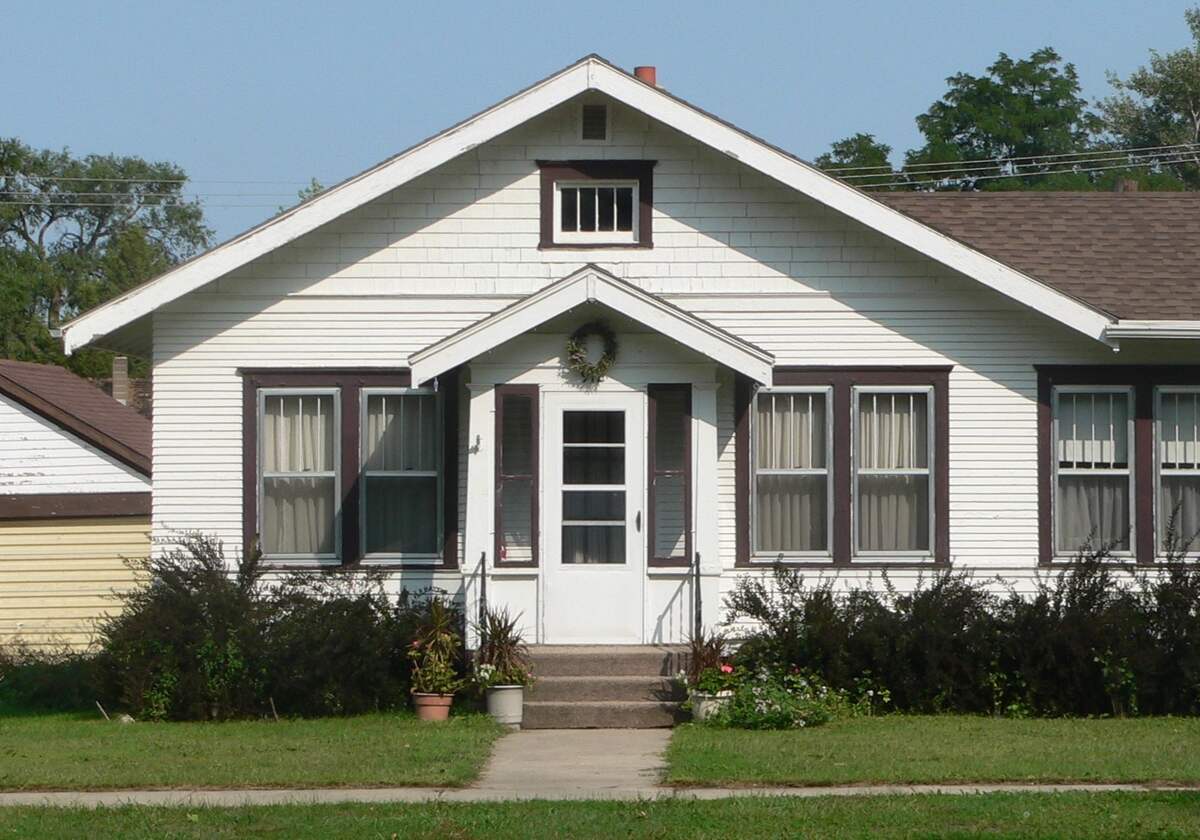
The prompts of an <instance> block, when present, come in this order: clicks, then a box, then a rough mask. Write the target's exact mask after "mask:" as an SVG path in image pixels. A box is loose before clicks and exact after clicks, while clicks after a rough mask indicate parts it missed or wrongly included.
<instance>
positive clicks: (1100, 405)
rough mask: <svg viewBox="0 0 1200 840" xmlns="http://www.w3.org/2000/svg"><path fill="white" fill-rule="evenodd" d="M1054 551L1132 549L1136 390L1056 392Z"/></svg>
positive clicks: (1086, 388) (1108, 388) (1060, 389)
mask: <svg viewBox="0 0 1200 840" xmlns="http://www.w3.org/2000/svg"><path fill="white" fill-rule="evenodd" d="M1053 399H1054V465H1055V476H1054V492H1055V504H1054V523H1055V534H1056V537H1055V551H1056V553H1057V554H1058V555H1059V556H1066V555H1071V554H1074V553H1075V552H1077V551H1079V550H1080V549H1081V548H1083V547H1084V546H1088V545H1090V546H1093V547H1096V548H1099V547H1102V546H1106V547H1109V548H1110V549H1111V550H1112V551H1113V553H1115V554H1128V553H1130V552H1131V551H1132V546H1133V539H1134V538H1133V525H1132V523H1133V498H1134V497H1133V447H1132V446H1131V443H1132V439H1133V389H1132V388H1130V387H1126V386H1087V385H1081V386H1058V387H1056V388H1055V389H1054V398H1053Z"/></svg>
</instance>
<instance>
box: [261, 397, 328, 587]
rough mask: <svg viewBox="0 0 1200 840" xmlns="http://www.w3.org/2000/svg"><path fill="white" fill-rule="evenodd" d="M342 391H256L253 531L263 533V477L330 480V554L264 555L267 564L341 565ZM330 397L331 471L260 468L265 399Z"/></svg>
mask: <svg viewBox="0 0 1200 840" xmlns="http://www.w3.org/2000/svg"><path fill="white" fill-rule="evenodd" d="M340 394H341V389H339V388H259V389H258V411H257V419H256V422H257V423H258V434H257V440H258V452H257V453H255V454H256V458H257V461H258V463H257V465H256V470H255V472H256V473H257V477H256V479H255V485H254V492H255V495H256V501H255V516H256V519H257V521H256V522H255V523H254V527H255V531H256V532H257V533H258V534H262V532H263V522H262V518H263V497H264V493H263V483H264V482H263V480H264V479H266V478H287V477H295V476H308V477H310V478H330V477H332V478H333V501H334V514H333V546H334V551H333V553H332V554H267V553H265V552H264V553H263V559H264V560H266V561H268V562H270V563H279V564H286V563H313V562H316V563H319V564H322V565H337V564H339V563H340V562H341V556H342V514H341V498H340V496H341V485H342V480H341V476H342V446H341V440H342V401H341V399H339V396H340ZM318 396H330V397H333V432H334V433H333V472H332V473H330V472H328V471H325V472H307V473H268V472H267V471H266V470H264V469H263V461H264V457H263V453H264V449H263V447H264V445H265V442H266V436H265V435H264V434H263V429H264V426H265V423H264V422H263V421H264V420H265V418H266V405H267V397H318Z"/></svg>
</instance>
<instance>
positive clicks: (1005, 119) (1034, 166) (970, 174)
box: [905, 47, 1099, 189]
mask: <svg viewBox="0 0 1200 840" xmlns="http://www.w3.org/2000/svg"><path fill="white" fill-rule="evenodd" d="M946 82H947V84H948V85H949V89H948V90H947V91H946V94H945V95H944V96H943V97H942V98H941V99H939V100H938V101H937V102H934V103H933V105H931V106H930V107H929V110H928V111H926V112H925V113H924V114H921V115H920V116H918V117H917V127H918V128H920V130H921V133H922V134H923V135H924V136H925V145H924V146H922V147H921V148H919V149H913V150H912V151H910V152H909V153H908V154H907V155H906V157H905V166H906V168H907V169H908V172H907V174H908V176H909V177H910V178H911V179H912V180H914V181H925V180H938V181H939V182H940V183H939V184H938V185H937V186H939V187H943V188H945V187H950V188H955V189H963V188H972V187H974V186H975V185H976V184H977V183H979V184H980V185H982V184H984V183H986V182H987V180H988V179H987V177H986V176H994V175H1011V174H1018V175H1019V174H1023V173H1024V174H1032V173H1035V172H1042V171H1046V170H1047V168H1048V167H1047V165H1046V164H1045V163H1043V162H1039V161H1031V162H1028V163H1020V164H1018V165H1013V164H1010V163H1002V162H998V161H999V159H1003V158H1013V157H1019V158H1028V157H1044V156H1046V155H1061V154H1072V153H1077V152H1082V151H1086V150H1088V149H1089V147H1090V145H1091V137H1092V135H1093V133H1094V132H1095V131H1096V130H1097V129H1098V128H1099V121H1098V118H1097V117H1096V116H1095V115H1094V114H1092V113H1091V112H1089V111H1088V109H1087V106H1088V103H1087V100H1085V99H1084V98H1083V97H1082V96H1080V95H1079V94H1080V87H1079V78H1078V76H1077V74H1076V72H1075V66H1074V65H1073V64H1069V63H1068V64H1063V63H1062V57H1061V56H1059V54H1058V53H1057V52H1055V51H1054V50H1053V49H1051V48H1050V47H1045V48H1043V49H1040V50H1036V51H1034V52H1033V53H1032V54H1031V55H1030V56H1029V58H1026V59H1018V60H1014V59H1012V58H1010V57H1009V56H1008V55H1006V54H1005V53H1000V57H999V58H998V59H996V61H995V62H994V63H993V64H992V65H991V66H990V67H988V68H987V73H986V74H984V75H982V76H973V75H971V74H969V73H958V74H956V75H954V76H951V77H949V78H948V79H947V80H946ZM926 164H944V166H936V167H929V166H921V165H926ZM914 167H915V168H914ZM922 168H924V169H925V170H926V172H929V173H935V172H936V173H937V174H926V175H922V174H921V171H922ZM981 178H982V180H980V179H981ZM1030 183H1032V181H1031V182H1030Z"/></svg>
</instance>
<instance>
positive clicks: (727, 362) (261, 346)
mask: <svg viewBox="0 0 1200 840" xmlns="http://www.w3.org/2000/svg"><path fill="white" fill-rule="evenodd" d="M647 71H649V72H647ZM1197 201H1198V199H1197V196H1196V195H1180V194H1175V195H1149V194H1137V193H1133V194H1105V195H1076V196H1065V195H1057V194H1052V193H1047V194H1041V193H1039V194H1021V195H1016V194H1014V195H1008V196H1005V195H995V194H988V195H953V196H945V195H917V194H902V195H901V194H895V195H891V194H878V193H872V194H868V193H864V192H861V191H859V190H856V189H854V188H852V187H849V186H847V185H846V184H844V183H842V182H839V181H836V180H834V179H832V178H829V177H827V176H825V175H823V174H822V173H820V172H818V171H817V170H815V169H814V168H812V167H811V166H809V165H808V164H806V163H804V162H803V161H800V160H798V159H796V158H795V157H793V156H791V155H789V154H787V153H786V152H783V151H781V150H780V149H778V148H775V147H773V146H771V145H769V144H767V143H766V142H764V141H763V140H760V139H758V138H756V137H753V136H751V135H749V134H747V133H746V132H744V131H741V130H740V129H738V128H736V127H735V126H732V125H730V124H729V123H726V122H724V121H722V120H721V119H719V118H718V117H715V116H713V115H711V114H709V113H706V112H704V111H702V110H700V109H699V108H697V107H695V106H693V105H691V104H689V103H687V102H684V101H682V100H681V99H679V98H677V97H675V96H673V95H672V94H671V93H670V92H668V91H667V90H664V89H663V88H661V87H658V86H656V84H655V83H654V79H653V72H652V70H650V68H644V69H643V70H641V71H640V72H639V73H638V74H637V75H634V74H629V73H626V72H624V71H622V70H620V69H618V68H616V67H614V66H613V65H611V64H610V63H608V62H606V61H604V60H603V59H601V58H598V57H596V56H588V57H586V58H584V59H582V60H580V61H578V62H577V63H575V64H572V65H571V66H569V67H567V68H565V69H563V70H561V71H559V72H557V73H555V74H554V75H552V76H550V77H548V78H546V79H544V80H543V81H540V82H538V83H536V84H534V85H532V86H531V87H529V88H526V89H525V90H523V91H521V92H519V93H516V94H514V95H513V96H511V97H509V98H508V99H506V100H504V101H503V102H501V103H499V104H497V105H495V106H494V107H492V108H489V109H488V110H486V111H484V112H482V113H480V114H477V115H475V116H473V117H470V118H468V119H466V120H464V121H463V122H461V123H459V124H458V125H455V126H454V127H452V128H450V129H448V130H446V131H444V132H442V133H441V134H439V135H437V136H436V137H433V138H431V139H429V140H426V141H424V142H422V143H420V144H418V145H416V146H414V147H412V148H411V149H408V150H407V151H404V152H402V153H400V154H398V155H397V156H395V157H393V158H391V159H389V160H387V161H384V162H383V163H381V164H379V165H378V166H376V167H374V168H372V169H370V170H368V171H366V172H364V173H362V174H361V175H358V176H356V177H354V178H352V179H350V180H348V181H346V182H344V183H342V184H340V185H338V186H336V187H333V188H331V189H329V190H326V191H325V192H323V193H322V194H320V195H319V196H318V197H316V198H314V199H312V200H310V201H308V202H306V203H304V204H302V205H300V206H298V207H296V208H293V209H292V210H289V211H287V212H285V213H282V214H280V215H279V216H277V217H275V218H273V219H271V220H270V221H268V222H265V223H263V224H262V225H259V226H258V227H256V228H254V229H253V230H250V231H248V232H246V233H245V234H242V235H241V236H238V237H237V238H235V239H233V240H231V241H229V242H226V243H224V244H223V245H220V246H218V247H216V248H214V249H213V250H211V251H210V252H208V253H207V254H205V255H203V256H201V257H198V258H196V259H194V260H192V261H190V262H188V263H185V264H183V265H181V266H179V267H177V268H175V269H173V270H171V271H170V272H168V273H166V274H164V275H163V276H161V277H159V278H157V279H155V280H153V281H151V282H149V283H147V284H145V285H144V286H141V287H139V288H137V289H134V290H133V291H131V292H129V293H127V294H126V295H124V296H122V297H120V298H118V299H116V300H113V301H112V302H110V303H107V304H105V305H103V306H101V307H98V308H97V309H95V310H93V311H91V312H89V313H87V314H85V315H83V316H82V317H80V318H78V319H76V320H75V321H73V322H71V323H70V324H68V325H67V326H66V327H65V328H64V330H63V335H64V340H65V343H66V346H67V348H68V350H72V349H75V348H79V347H82V346H84V345H87V344H93V343H95V344H98V345H101V346H105V347H110V348H115V349H121V350H127V351H131V352H138V353H146V354H150V355H151V356H152V358H153V382H154V418H153V439H154V473H153V506H152V522H153V532H154V536H155V537H156V538H164V539H166V538H169V537H170V535H171V534H172V533H173V532H175V531H177V530H182V529H198V530H201V531H205V532H209V533H212V534H215V535H217V536H219V537H220V538H222V539H223V540H224V542H225V544H226V546H227V548H229V549H233V550H234V553H236V551H238V550H241V549H242V548H244V547H245V546H247V545H248V543H249V541H250V540H252V539H253V538H255V537H256V536H258V537H259V538H260V539H261V545H262V548H263V550H264V551H265V553H266V556H267V558H268V559H269V561H270V562H271V563H274V564H278V565H279V566H281V567H291V566H306V565H307V566H313V565H322V566H325V565H328V566H362V567H365V566H379V567H383V568H385V569H386V570H388V571H389V573H390V574H391V577H392V579H393V580H395V581H396V582H397V585H399V586H406V587H426V586H429V585H431V584H432V585H436V586H440V587H442V588H445V589H449V590H453V591H456V592H461V593H462V594H463V596H464V597H465V598H466V601H467V604H468V605H474V604H477V602H478V600H479V598H480V597H481V595H482V593H481V588H482V586H483V585H486V589H487V598H488V600H489V602H492V603H504V604H508V605H510V606H511V607H512V608H513V609H514V610H516V611H520V612H523V613H524V616H525V619H526V622H527V630H528V632H529V633H530V634H531V637H532V639H534V640H536V641H538V642H543V643H552V644H553V643H580V644H593V643H597V644H598V643H610V644H611V643H624V644H638V643H664V642H677V641H680V640H682V639H684V638H686V637H687V635H688V634H689V633H690V632H691V629H692V621H693V618H694V610H695V608H696V605H697V604H698V605H699V606H700V609H701V614H702V618H703V621H704V622H706V623H711V622H713V621H715V620H717V619H718V617H719V613H720V608H721V596H722V593H723V592H725V591H727V590H728V589H729V588H730V587H731V586H732V585H733V584H734V582H735V581H736V580H737V578H738V576H739V575H747V574H760V573H762V571H763V570H764V569H765V568H767V567H769V566H770V565H771V564H773V563H775V562H777V561H781V560H782V561H783V562H787V563H794V564H797V565H798V566H802V567H804V568H806V569H811V570H812V574H813V576H814V578H815V577H817V576H818V575H824V576H827V577H828V576H833V577H837V578H839V579H844V580H847V581H853V580H861V579H864V578H866V577H867V576H869V575H873V574H874V575H878V571H879V570H880V569H887V570H888V571H889V577H890V578H891V580H892V581H893V582H896V583H898V584H900V585H904V584H905V583H906V582H911V581H913V580H915V579H916V577H917V576H918V575H920V574H926V575H928V573H929V572H930V571H931V570H933V569H937V568H944V567H946V566H952V567H954V568H961V569H969V570H976V571H978V572H979V573H980V574H986V575H988V576H992V575H996V574H1000V575H1003V576H1004V577H1006V578H1007V579H1009V580H1011V581H1013V582H1014V583H1015V584H1016V585H1018V586H1022V585H1025V586H1028V585H1029V584H1030V583H1031V581H1032V580H1033V579H1034V576H1035V575H1036V574H1037V573H1038V572H1039V570H1041V569H1043V568H1044V567H1047V566H1050V565H1052V564H1053V563H1055V562H1056V561H1060V560H1062V559H1064V558H1066V557H1068V556H1069V555H1071V554H1072V553H1073V552H1074V551H1075V549H1076V548H1077V547H1078V546H1079V545H1080V544H1081V543H1083V542H1084V541H1085V540H1086V539H1087V538H1088V537H1089V536H1093V537H1095V538H1096V539H1104V540H1109V539H1111V540H1114V541H1115V542H1116V544H1117V554H1118V556H1119V558H1120V559H1121V560H1122V561H1125V562H1126V563H1128V564H1130V565H1134V564H1137V565H1142V566H1150V565H1152V564H1154V563H1155V562H1156V561H1157V559H1158V556H1159V554H1160V552H1159V550H1158V547H1159V545H1160V535H1161V533H1162V530H1163V528H1164V523H1165V519H1166V518H1167V514H1168V513H1169V512H1170V511H1171V510H1173V509H1174V508H1175V507H1176V506H1177V505H1179V506H1181V508H1182V517H1183V519H1184V520H1185V522H1186V523H1187V524H1188V527H1189V528H1190V527H1192V526H1193V525H1197V524H1200V410H1198V405H1200V366H1198V364H1197V363H1198V362H1200V352H1198V350H1197V348H1198V347H1200V344H1198V343H1197V341H1196V339H1197V338H1200V269H1198V268H1197V265H1198V264H1200V263H1198V262H1197V257H1200V223H1198V222H1197V219H1198V218H1200V216H1198V214H1197V212H1196V211H1197V209H1200V204H1198V203H1197ZM581 328H584V329H582V331H581V333H580V334H578V335H577V336H576V338H577V339H578V340H577V342H576V343H577V344H578V345H580V346H581V347H582V350H583V355H584V356H585V357H586V358H585V359H584V361H590V362H593V363H594V362H598V361H600V359H601V354H602V352H603V350H604V345H605V343H606V341H607V342H608V343H609V344H610V349H611V351H612V352H611V358H610V359H606V360H605V363H606V364H605V365H602V366H601V367H603V368H605V369H604V370H602V371H599V373H601V374H602V375H601V376H600V378H599V382H598V383H596V384H589V383H586V382H584V381H583V377H581V375H580V373H581V370H580V367H579V366H578V365H573V364H571V363H570V361H571V358H570V357H571V353H570V351H569V349H568V344H569V342H570V340H571V337H572V335H573V334H576V333H577V331H580V330H581ZM577 355H578V354H577ZM577 361H578V359H577ZM609 361H611V366H608V365H607V362H609Z"/></svg>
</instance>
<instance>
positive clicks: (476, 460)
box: [462, 383, 496, 648]
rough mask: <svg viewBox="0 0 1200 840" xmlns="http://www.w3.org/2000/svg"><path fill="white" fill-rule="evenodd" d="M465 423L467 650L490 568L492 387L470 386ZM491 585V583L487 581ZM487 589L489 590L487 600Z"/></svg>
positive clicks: (472, 641)
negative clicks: (485, 572) (482, 584)
mask: <svg viewBox="0 0 1200 840" xmlns="http://www.w3.org/2000/svg"><path fill="white" fill-rule="evenodd" d="M467 390H468V391H469V392H470V395H471V397H470V404H469V407H468V411H469V419H468V421H467V463H466V467H467V511H466V516H465V517H464V519H463V564H462V570H463V595H464V604H463V607H464V609H465V611H466V617H467V622H468V624H467V647H469V648H475V647H476V643H477V642H478V639H476V638H475V630H474V628H473V627H472V624H473V623H474V622H475V621H476V620H478V618H479V607H480V598H481V596H482V594H483V592H482V587H481V580H482V578H481V575H482V572H483V569H484V568H485V567H486V568H487V569H489V570H490V569H492V568H493V567H494V565H495V562H496V558H495V557H493V556H492V547H493V546H494V545H495V539H494V531H495V515H496V505H495V501H494V499H493V496H494V494H495V486H496V481H495V475H494V473H495V449H494V448H493V447H494V446H495V442H494V440H493V437H494V435H495V429H496V418H495V412H496V390H495V387H494V386H492V385H481V384H475V383H471V384H469V385H467ZM488 583H489V584H491V581H490V580H489V581H488ZM490 597H491V595H490V590H489V598H490Z"/></svg>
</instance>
